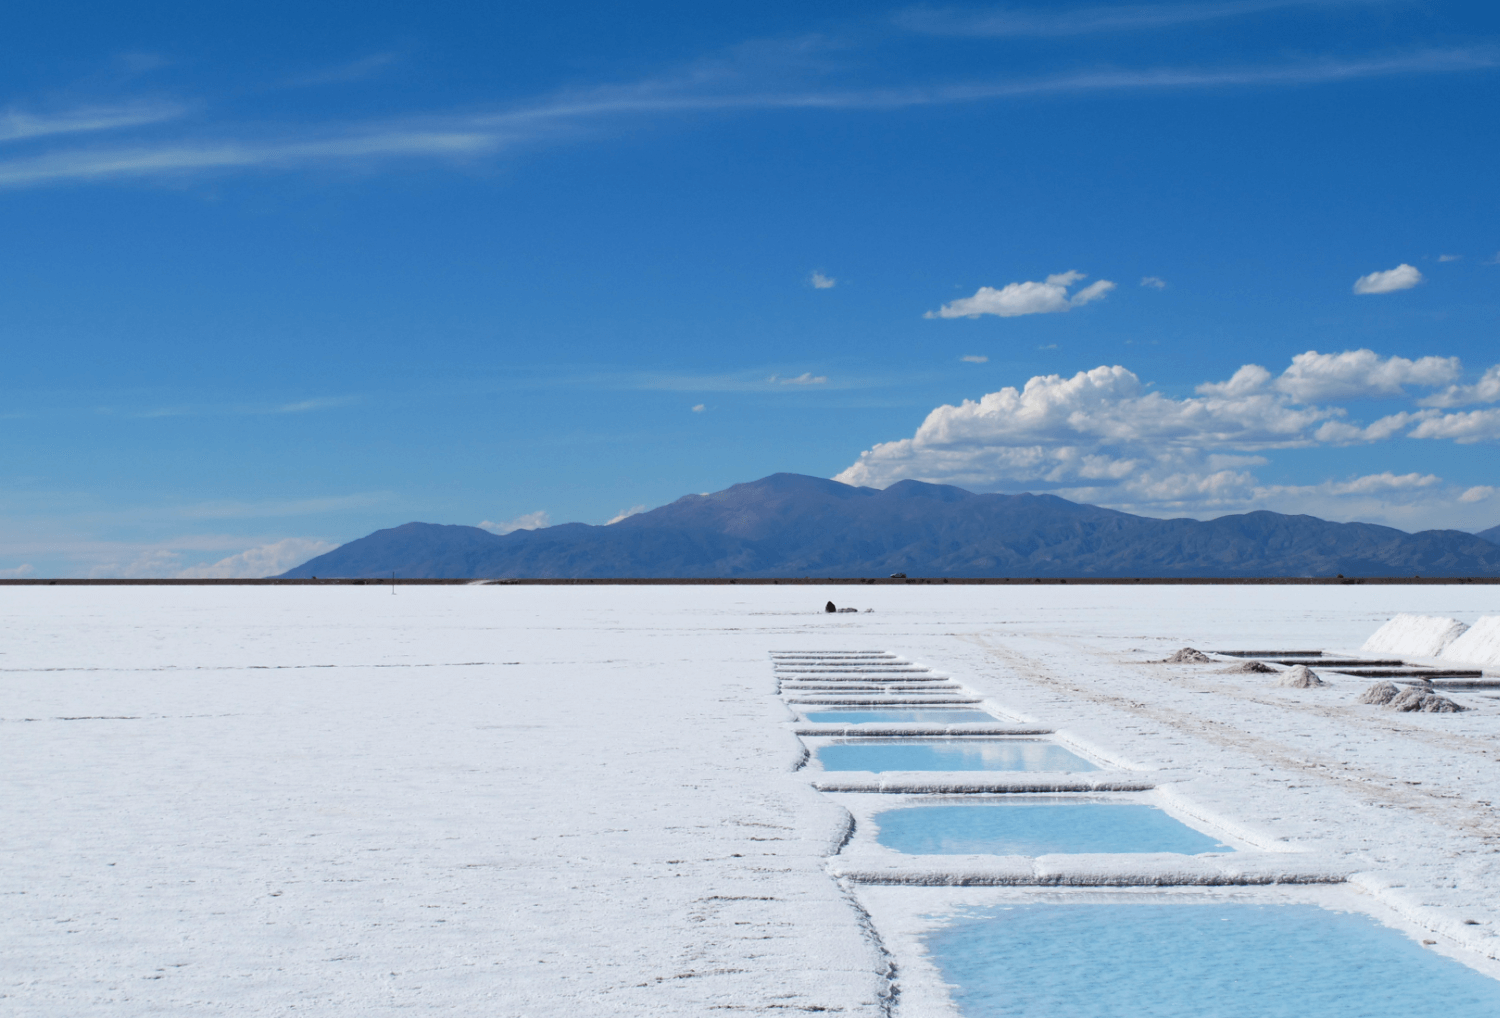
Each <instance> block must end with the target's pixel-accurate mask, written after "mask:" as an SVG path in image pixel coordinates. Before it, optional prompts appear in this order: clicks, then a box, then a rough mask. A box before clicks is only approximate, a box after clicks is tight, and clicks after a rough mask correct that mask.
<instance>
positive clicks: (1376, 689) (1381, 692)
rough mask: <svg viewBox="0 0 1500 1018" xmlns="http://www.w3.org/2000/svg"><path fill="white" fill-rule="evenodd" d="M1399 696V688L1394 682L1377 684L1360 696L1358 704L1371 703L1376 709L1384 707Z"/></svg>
mask: <svg viewBox="0 0 1500 1018" xmlns="http://www.w3.org/2000/svg"><path fill="white" fill-rule="evenodd" d="M1400 695H1401V688H1400V687H1399V686H1397V685H1396V684H1395V683H1394V682H1377V683H1375V685H1373V686H1371V687H1370V688H1369V689H1367V690H1365V691H1364V692H1363V693H1361V694H1360V697H1359V700H1358V702H1359V703H1373V704H1374V705H1375V706H1377V707H1384V706H1385V705H1386V704H1388V703H1390V702H1391V701H1392V700H1394V699H1396V697H1398V696H1400Z"/></svg>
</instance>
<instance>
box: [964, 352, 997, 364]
mask: <svg viewBox="0 0 1500 1018" xmlns="http://www.w3.org/2000/svg"><path fill="white" fill-rule="evenodd" d="M959 360H961V361H963V362H964V363H965V364H988V363H989V361H990V359H989V358H988V357H986V356H985V355H984V354H982V353H966V354H964V355H963V356H962V357H960V358H959Z"/></svg>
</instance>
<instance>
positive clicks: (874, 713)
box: [805, 709, 995, 725]
mask: <svg viewBox="0 0 1500 1018" xmlns="http://www.w3.org/2000/svg"><path fill="white" fill-rule="evenodd" d="M805 716H806V718H807V720H808V721H811V722H813V723H815V724H843V725H862V724H865V723H866V722H889V723H891V724H924V725H959V724H966V723H967V724H979V723H984V724H989V723H991V722H993V721H995V716H994V715H993V714H986V713H985V712H984V711H982V710H936V709H935V710H880V709H877V710H817V711H809V712H808V713H807V714H806V715H805Z"/></svg>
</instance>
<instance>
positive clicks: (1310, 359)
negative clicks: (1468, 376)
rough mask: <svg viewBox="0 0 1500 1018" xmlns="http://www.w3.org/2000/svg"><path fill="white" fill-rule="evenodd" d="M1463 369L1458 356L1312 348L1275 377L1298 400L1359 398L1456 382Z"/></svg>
mask: <svg viewBox="0 0 1500 1018" xmlns="http://www.w3.org/2000/svg"><path fill="white" fill-rule="evenodd" d="M1462 371H1463V364H1462V363H1460V361H1459V359H1458V358H1457V357H1420V358H1418V359H1417V360H1408V359H1407V358H1405V357H1384V358H1382V357H1381V356H1380V355H1379V354H1377V353H1375V351H1373V350H1345V351H1344V352H1343V353H1318V352H1317V351H1316V350H1309V351H1307V352H1306V353H1299V354H1298V355H1297V356H1295V357H1293V358H1292V364H1291V366H1290V367H1289V368H1287V369H1286V370H1285V371H1283V372H1282V373H1281V377H1280V378H1278V379H1276V382H1275V383H1274V384H1275V388H1276V390H1277V391H1278V392H1284V393H1286V394H1287V395H1288V396H1291V397H1292V398H1293V399H1296V400H1298V401H1299V402H1304V403H1307V402H1312V401H1314V400H1323V399H1360V398H1368V397H1373V396H1400V395H1402V394H1403V393H1404V391H1405V390H1404V388H1403V387H1404V386H1408V385H1419V386H1436V385H1443V384H1445V383H1448V382H1451V381H1453V380H1454V379H1455V378H1457V377H1458V376H1459V374H1460V373H1461V372H1462Z"/></svg>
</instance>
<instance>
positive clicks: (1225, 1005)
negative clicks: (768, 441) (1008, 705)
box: [772, 651, 1500, 1018]
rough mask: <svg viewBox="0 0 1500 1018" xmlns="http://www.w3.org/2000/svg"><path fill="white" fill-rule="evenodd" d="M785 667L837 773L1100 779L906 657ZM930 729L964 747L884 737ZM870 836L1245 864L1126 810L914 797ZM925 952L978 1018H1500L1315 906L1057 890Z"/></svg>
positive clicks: (1024, 797) (1377, 928) (1476, 987)
mask: <svg viewBox="0 0 1500 1018" xmlns="http://www.w3.org/2000/svg"><path fill="white" fill-rule="evenodd" d="M772 657H773V660H774V662H775V667H776V670H777V673H778V677H779V678H780V680H781V689H782V692H783V695H784V696H785V697H786V699H787V701H788V703H789V705H791V706H792V707H794V708H795V709H797V710H798V712H799V713H800V714H801V716H802V718H803V720H804V721H805V722H807V723H808V725H809V726H811V725H817V726H829V728H828V729H826V732H827V733H833V732H837V731H839V729H836V728H834V727H833V726H840V728H841V729H842V732H841V733H840V734H825V730H822V729H821V728H819V729H813V728H810V727H804V728H802V729H801V732H802V733H803V735H804V738H806V737H809V736H811V737H812V741H813V743H814V744H813V746H812V747H811V751H810V759H811V760H812V761H813V762H814V764H815V766H816V767H817V768H819V769H821V770H822V771H825V772H840V771H865V772H875V773H883V772H890V771H1031V772H1043V771H1045V772H1082V771H1093V770H1097V769H1098V768H1097V766H1096V765H1095V764H1094V763H1092V762H1090V761H1089V760H1086V759H1084V758H1083V757H1081V756H1079V755H1078V754H1076V753H1073V752H1071V751H1070V750H1068V749H1067V748H1065V747H1063V746H1061V745H1058V744H1057V743H1055V742H1052V741H1049V740H1044V739H1038V738H1035V737H1025V736H1015V735H1011V736H1007V735H985V734H979V733H980V732H982V731H983V728H984V727H985V726H997V727H998V724H999V719H998V718H996V717H995V716H994V715H992V714H990V713H989V712H988V711H985V710H982V709H981V708H980V706H979V704H980V702H981V700H980V698H978V697H975V696H973V695H972V694H971V691H969V690H967V689H965V688H964V687H962V686H960V685H958V684H956V683H953V682H951V681H950V680H948V679H946V678H945V677H942V676H937V675H934V674H933V673H932V672H930V670H928V669H926V668H924V667H921V666H919V665H916V664H913V663H912V662H909V661H906V660H904V659H902V658H900V657H898V656H896V655H894V654H888V653H885V652H882V651H825V652H782V653H774V654H773V655H772ZM925 726H944V727H946V728H947V729H948V731H949V733H950V734H944V735H941V736H934V735H927V734H911V735H892V734H885V735H880V734H877V733H879V732H881V731H882V730H889V729H895V728H906V729H908V730H911V731H913V732H920V731H922V729H923V728H924V727H925ZM862 731H868V732H869V733H870V734H868V735H864V734H859V733H860V732H862ZM815 733H816V734H815ZM957 733H969V734H957ZM897 787H899V786H897ZM871 821H872V825H873V826H874V827H875V829H876V830H875V835H874V838H875V841H876V843H877V844H879V845H881V846H883V847H885V848H887V849H889V850H893V851H895V852H899V853H903V854H907V855H913V856H922V855H926V856H939V855H965V856H976V855H977V856H984V855H990V856H1012V857H1014V856H1027V857H1033V858H1034V857H1037V856H1043V855H1047V856H1056V855H1071V854H1096V853H1097V854H1107V855H1120V854H1135V853H1171V854H1179V855H1184V856H1186V855H1199V854H1205V853H1225V852H1233V851H1234V849H1233V848H1232V847H1231V846H1229V845H1227V844H1225V843H1223V842H1221V841H1219V840H1218V839H1217V838H1215V837H1213V836H1211V835H1209V834H1206V833H1204V832H1202V831H1199V830H1196V829H1194V828H1192V827H1190V826H1188V825H1187V824H1184V823H1182V822H1181V821H1179V820H1177V819H1175V818H1174V817H1172V816H1170V815H1169V814H1167V813H1166V812H1165V811H1164V810H1162V809H1161V808H1159V807H1158V806H1155V805H1152V804H1151V803H1149V802H1142V801H1130V800H1129V799H1128V798H1127V797H1126V796H1117V797H1113V798H1110V797H1101V796H1099V795H1097V794H1093V795H1084V794H1072V795H1067V794H1034V793H1008V794H1000V795H996V794H969V795H962V796H954V795H927V796H923V795H912V796H906V797H904V799H903V805H900V806H896V807H894V808H891V809H885V810H880V811H878V812H875V813H874V814H873V815H872V817H871ZM925 943H926V947H927V949H928V952H929V954H930V956H931V958H932V959H933V961H934V963H935V964H936V966H937V968H938V969H939V971H940V972H941V974H942V976H943V979H944V981H945V982H946V983H947V984H948V985H949V989H950V992H951V995H952V998H953V1001H954V1003H955V1004H957V1005H958V1007H959V1010H960V1013H961V1014H963V1015H965V1016H969V1018H989V1016H1000V1015H1005V1016H1020V1018H1043V1016H1045V1018H1146V1016H1150V1018H1178V1016H1180V1018H1207V1016H1241V1015H1244V1016H1255V1018H1353V1016H1356V1015H1357V1016H1362V1018H1397V1016H1400V1018H1428V1016H1431V1018H1438V1016H1441V1018H1479V1016H1481V1015H1483V1016H1487V1018H1493V1016H1495V1015H1500V982H1497V981H1495V980H1493V979H1490V978H1488V977H1486V976H1484V975H1482V974H1480V973H1479V972H1476V971H1474V970H1473V969H1470V968H1468V967H1467V966H1464V965H1462V964H1460V963H1459V962H1457V961H1454V960H1453V959H1451V958H1447V957H1444V956H1442V955H1437V954H1433V953H1431V952H1429V951H1427V950H1426V949H1424V948H1423V947H1421V946H1419V945H1418V944H1416V943H1415V942H1414V941H1412V940H1411V939H1410V938H1408V937H1406V936H1404V935H1403V934H1401V933H1399V932H1398V931H1396V930H1393V929H1391V928H1389V927H1387V926H1383V925H1381V924H1380V923H1378V922H1376V921H1375V920H1374V919H1372V918H1370V917H1369V916H1366V915H1363V914H1360V913H1357V912H1351V911H1340V910H1337V909H1335V908H1330V907H1324V906H1323V905H1319V904H1315V903H1314V904H1309V903H1305V902H1300V903H1299V902H1289V903H1275V902H1264V901H1254V900H1231V899H1229V898H1226V897H1223V896H1215V895H1213V894H1202V893H1200V894H1193V895H1179V896H1177V897H1175V898H1173V899H1172V900H1170V901H1164V900H1163V899H1162V896H1161V895H1159V894H1141V893H1138V892H1124V891H1119V892H1114V893H1109V892H1098V891H1095V892H1092V893H1066V892H1064V893H1059V892H1057V891H1055V890H1054V891H1049V892H1043V893H1038V894H1036V895H1033V896H1032V897H1031V898H1029V899H1028V898H1017V899H1012V900H1009V901H1007V902H1005V903H1004V904H997V905H994V906H991V907H978V908H968V909H965V910H963V912H962V913H961V915H959V916H958V917H957V918H955V919H954V920H953V921H951V922H949V923H948V924H946V925H940V926H938V927H936V928H935V929H933V930H932V931H931V932H930V933H929V934H928V935H927V936H926V938H925Z"/></svg>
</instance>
